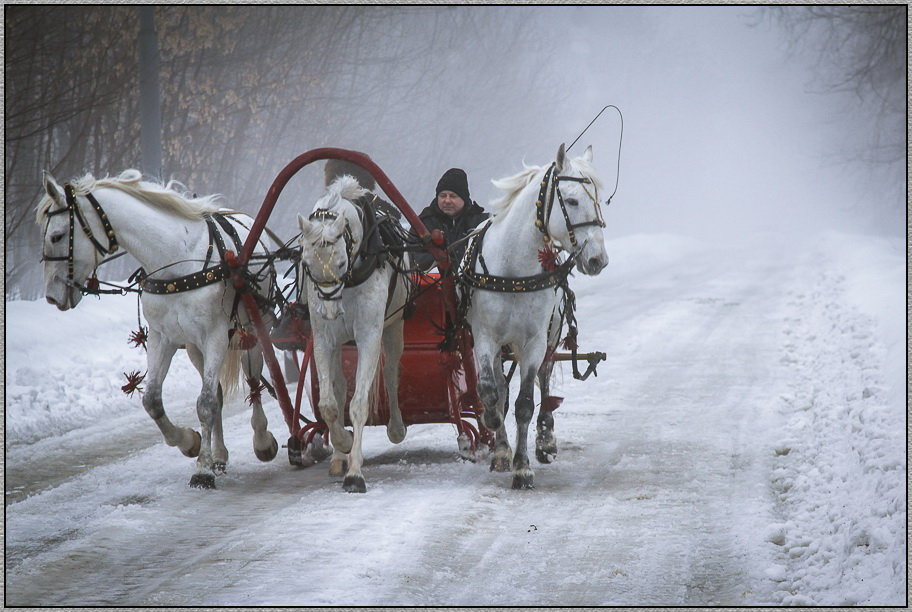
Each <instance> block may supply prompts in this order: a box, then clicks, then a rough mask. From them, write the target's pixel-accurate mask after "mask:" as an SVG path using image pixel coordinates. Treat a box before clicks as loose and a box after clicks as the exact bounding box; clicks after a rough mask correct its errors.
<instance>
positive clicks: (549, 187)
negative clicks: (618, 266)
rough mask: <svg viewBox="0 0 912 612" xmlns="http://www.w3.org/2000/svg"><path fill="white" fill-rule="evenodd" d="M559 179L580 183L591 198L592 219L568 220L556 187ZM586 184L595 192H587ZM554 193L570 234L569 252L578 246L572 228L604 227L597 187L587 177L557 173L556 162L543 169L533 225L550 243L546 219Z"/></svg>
mask: <svg viewBox="0 0 912 612" xmlns="http://www.w3.org/2000/svg"><path fill="white" fill-rule="evenodd" d="M561 181H566V182H573V183H580V185H581V186H582V188H583V191H584V192H585V193H586V195H587V196H588V197H589V199H591V200H592V203H593V205H594V206H595V219H592V220H590V221H583V222H581V223H571V222H570V214H569V213H568V212H567V204H566V202H564V196H563V194H561V191H560V189H558V187H559V185H560V183H561ZM586 185H592V187H593V189H594V190H595V193H594V194H592V193H589V190H588V189H586ZM555 195H556V196H557V201H558V203H559V204H560V209H561V213H562V214H563V217H564V223H565V224H566V226H567V233H568V234H569V236H570V248H568V249H566V250H568V251H571V252H576V251H579V250H580V247H579V243H578V242H577V240H576V232H575V231H574V230H576V229H578V228H581V227H587V226H590V225H595V226H598V227H605V221H604V220H603V219H602V209H601V206H600V205H599V201H598V187H596V185H595V183H594V182H593V181H592V179H590V178H588V177H584V176H583V177H577V176H565V175H558V174H557V162H554V163H552V164H551V166H550V167H549V168H548V170H547V171H545V176H544V177H543V178H542V181H541V185H540V186H539V189H538V199H537V200H536V201H535V227H537V228H538V231H540V232H541V233H542V235H543V236H544V240H545V242H546V243H551V242H553V241H554V239H553V237H552V236H551V233H550V232H549V231H548V220H549V219H550V218H551V211H552V210H553V209H554V199H555Z"/></svg>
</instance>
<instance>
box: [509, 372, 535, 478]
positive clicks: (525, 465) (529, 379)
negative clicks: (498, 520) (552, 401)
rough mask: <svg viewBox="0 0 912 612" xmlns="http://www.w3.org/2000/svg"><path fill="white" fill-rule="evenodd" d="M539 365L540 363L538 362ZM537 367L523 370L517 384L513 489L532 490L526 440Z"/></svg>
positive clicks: (532, 407) (533, 408)
mask: <svg viewBox="0 0 912 612" xmlns="http://www.w3.org/2000/svg"><path fill="white" fill-rule="evenodd" d="M539 363H540V362H539ZM537 371H538V367H537V366H536V367H533V368H525V369H524V371H523V372H522V380H521V381H520V384H519V395H518V396H517V398H516V404H515V406H516V452H515V454H514V455H513V488H514V489H532V488H533V484H532V480H533V477H534V475H535V474H534V472H533V471H532V467H531V466H530V465H529V456H528V454H527V451H526V448H527V440H526V438H527V437H528V435H529V423H530V422H531V421H532V414H533V413H534V412H535V401H534V399H533V395H532V393H533V391H534V390H535V376H536V373H537Z"/></svg>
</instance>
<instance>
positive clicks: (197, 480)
mask: <svg viewBox="0 0 912 612" xmlns="http://www.w3.org/2000/svg"><path fill="white" fill-rule="evenodd" d="M190 486H191V487H192V488H194V489H214V488H215V474H194V475H193V477H192V478H191V479H190Z"/></svg>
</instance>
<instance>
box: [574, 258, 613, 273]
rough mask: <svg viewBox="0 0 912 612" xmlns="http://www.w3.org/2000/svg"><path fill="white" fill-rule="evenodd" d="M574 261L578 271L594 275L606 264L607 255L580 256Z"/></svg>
mask: <svg viewBox="0 0 912 612" xmlns="http://www.w3.org/2000/svg"><path fill="white" fill-rule="evenodd" d="M576 263H577V267H578V268H579V269H580V272H582V273H583V274H586V275H587V276H595V275H596V274H598V273H599V272H601V271H602V270H603V269H604V268H605V266H607V265H608V255H595V256H592V257H582V256H580V257H579V258H578V259H577V262H576Z"/></svg>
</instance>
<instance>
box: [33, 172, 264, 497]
mask: <svg viewBox="0 0 912 612" xmlns="http://www.w3.org/2000/svg"><path fill="white" fill-rule="evenodd" d="M178 186H179V184H177V183H173V182H172V183H169V184H168V185H166V186H161V185H158V184H154V183H150V182H146V181H143V180H141V174H140V173H139V172H138V171H136V170H127V171H124V172H123V173H122V174H121V175H120V176H118V177H116V178H107V179H102V180H96V179H95V178H94V177H92V176H91V175H86V176H84V177H82V178H81V179H79V180H76V181H73V182H72V183H67V184H66V185H64V186H63V187H61V186H60V185H59V184H58V183H57V182H56V181H55V180H54V178H53V177H51V176H50V175H49V174H47V173H45V175H44V190H45V196H44V197H43V198H42V200H41V202H40V203H39V204H38V210H37V221H38V223H39V224H43V225H44V235H43V236H44V237H43V249H44V252H43V257H42V259H43V261H44V277H45V296H46V299H47V301H48V302H49V303H50V304H53V305H55V306H57V308H59V309H60V310H69V309H70V308H73V307H75V306H76V305H77V304H79V301H80V300H81V299H82V295H83V292H84V291H85V290H86V283H87V280H88V279H89V277H90V275H92V274H93V273H94V271H95V269H96V268H97V267H98V265H99V263H100V261H101V260H102V259H103V258H104V256H105V255H106V254H109V253H113V252H115V251H117V250H118V248H122V249H124V250H125V251H127V252H128V253H130V254H131V255H133V256H134V257H135V258H136V259H137V260H138V261H139V262H140V264H141V265H142V268H143V270H144V271H145V272H146V273H147V275H146V277H145V279H144V280H143V281H142V283H141V287H142V288H143V293H142V297H141V301H142V309H143V314H144V315H145V318H146V321H147V322H148V325H149V331H148V342H147V351H148V356H147V360H148V370H147V372H146V375H145V379H144V384H145V392H144V393H143V395H142V402H143V407H144V408H145V409H146V412H148V413H149V416H151V417H152V419H153V420H154V421H155V424H156V425H158V428H159V429H160V430H161V433H162V435H163V436H164V439H165V442H166V443H167V444H168V445H170V446H177V447H178V448H179V449H180V451H181V452H182V453H183V454H184V455H186V456H188V457H198V458H197V471H196V473H195V474H194V475H193V477H192V478H191V480H190V485H191V486H195V487H201V488H212V487H214V486H215V474H216V473H219V472H224V470H225V466H226V464H227V462H228V450H227V448H225V442H224V439H223V434H222V400H223V391H224V392H225V393H226V394H227V393H229V392H231V391H233V390H235V389H236V388H237V386H238V384H237V383H238V381H237V377H238V374H239V371H240V368H241V366H243V369H244V372H245V378H246V381H247V383H248V385H250V387H251V394H250V401H251V403H252V405H253V416H252V418H251V424H252V426H253V431H254V434H253V446H254V451H255V453H256V456H257V457H258V458H259V459H261V460H263V461H270V460H272V459H273V458H274V457H275V455H276V453H277V451H278V444H277V443H276V440H275V438H274V437H273V435H272V434H271V433H270V432H269V431H268V430H267V428H266V427H267V421H266V416H265V414H264V412H263V407H262V405H261V403H260V399H259V392H260V390H261V389H262V388H263V384H262V382H263V379H262V378H261V369H262V365H263V358H262V354H261V353H260V349H259V347H258V346H253V347H252V348H245V349H235V348H229V344H230V341H229V335H230V334H232V333H233V331H234V332H238V333H234V335H235V337H236V338H240V337H243V336H245V335H246V334H244V333H243V331H239V330H242V329H243V327H244V325H245V324H246V323H247V318H246V311H245V310H244V308H243V307H238V305H237V303H236V300H235V290H234V288H233V287H232V285H231V283H230V282H227V281H226V280H225V279H226V278H227V276H228V273H227V269H226V268H225V266H222V265H220V259H219V252H216V251H215V249H214V246H213V243H217V244H218V246H219V251H221V250H222V249H223V247H225V246H226V245H227V248H229V249H233V250H237V249H238V247H237V246H236V244H238V242H237V241H240V243H242V242H243V240H244V239H245V238H246V236H247V234H248V229H249V227H250V224H251V219H250V218H249V217H246V216H244V215H240V214H236V213H220V212H219V207H218V206H217V204H216V200H217V197H216V196H208V197H202V198H190V197H186V196H184V195H182V194H181V193H180V192H178V191H177V190H176V189H175V187H178ZM260 272H261V273H262V274H260V275H258V276H257V279H258V282H259V283H260V285H261V287H260V289H261V290H262V291H264V292H268V291H269V290H270V287H271V286H272V284H273V283H274V280H273V273H272V270H271V266H264V269H262V270H261V271H260ZM262 314H263V316H264V318H266V319H267V320H272V317H273V314H272V312H271V310H270V309H268V308H267V311H266V312H263V313H262ZM237 344H238V340H237V339H236V340H235V341H234V345H237ZM181 347H185V348H186V350H187V354H188V356H189V358H190V360H191V362H192V363H193V365H194V366H195V367H196V369H197V370H198V371H199V373H200V376H201V378H202V389H201V391H200V394H199V397H198V399H197V414H198V416H199V421H200V431H201V434H202V435H200V433H197V432H196V431H194V430H193V429H190V428H187V427H178V426H175V425H174V424H172V423H171V421H170V420H169V419H168V417H167V415H166V414H165V410H164V407H163V405H162V384H163V382H164V380H165V376H166V375H167V373H168V368H169V366H170V364H171V359H172V357H173V356H174V354H175V353H176V351H177V350H178V349H179V348H181Z"/></svg>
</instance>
